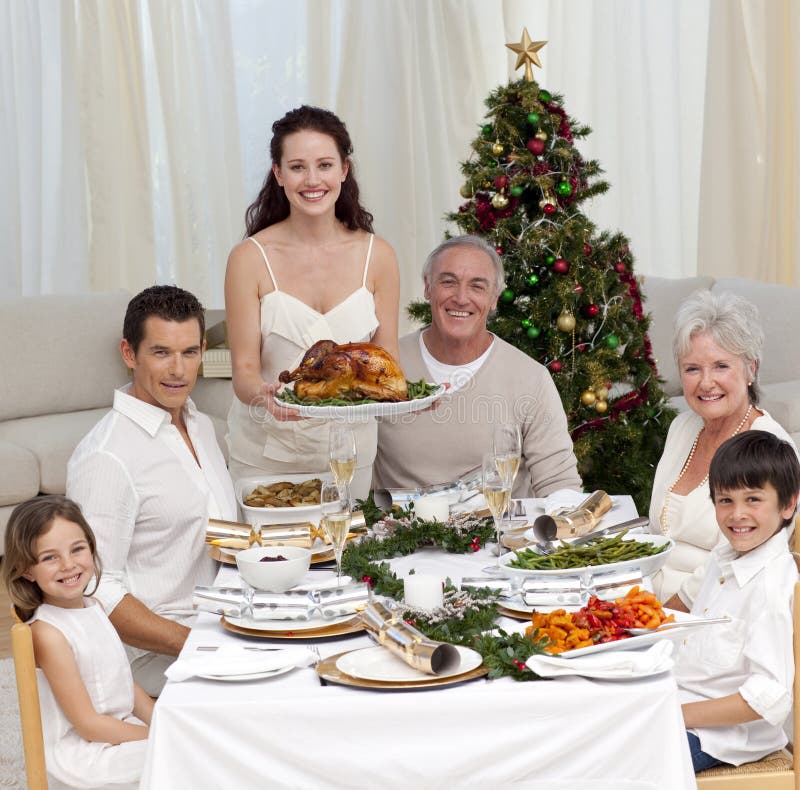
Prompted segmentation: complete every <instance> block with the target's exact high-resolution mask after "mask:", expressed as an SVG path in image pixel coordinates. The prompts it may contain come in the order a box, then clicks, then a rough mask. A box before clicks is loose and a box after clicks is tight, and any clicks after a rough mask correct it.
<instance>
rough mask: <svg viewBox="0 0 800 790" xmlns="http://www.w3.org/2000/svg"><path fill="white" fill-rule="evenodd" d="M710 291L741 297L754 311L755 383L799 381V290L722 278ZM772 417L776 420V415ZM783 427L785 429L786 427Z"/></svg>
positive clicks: (790, 287) (786, 286)
mask: <svg viewBox="0 0 800 790" xmlns="http://www.w3.org/2000/svg"><path fill="white" fill-rule="evenodd" d="M711 290H712V291H713V292H714V293H716V292H717V291H728V292H730V293H734V294H737V295H738V296H743V297H744V298H745V299H748V300H749V301H751V302H752V303H753V304H754V305H755V306H756V307H757V308H758V312H759V315H760V316H761V324H762V326H763V327H764V352H763V354H762V356H761V370H760V372H759V381H760V382H761V383H762V384H771V383H774V382H781V381H790V380H794V379H800V345H798V343H797V339H796V338H797V332H796V329H797V310H798V306H800V288H797V287H794V286H791V285H774V284H772V283H762V282H759V281H757V280H742V279H736V278H725V279H720V280H717V281H716V282H715V283H714V285H713V287H712V288H711ZM773 416H774V417H775V419H776V420H777V419H778V417H777V416H776V415H773ZM778 421H779V422H780V420H778ZM781 424H783V423H781ZM783 427H784V428H786V430H787V431H788V430H789V428H788V426H786V425H784V426H783Z"/></svg>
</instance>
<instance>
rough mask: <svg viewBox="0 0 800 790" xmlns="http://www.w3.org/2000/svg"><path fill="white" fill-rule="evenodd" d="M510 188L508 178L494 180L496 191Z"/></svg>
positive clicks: (499, 177) (501, 177) (498, 177)
mask: <svg viewBox="0 0 800 790" xmlns="http://www.w3.org/2000/svg"><path fill="white" fill-rule="evenodd" d="M507 186H508V178H507V177H506V176H497V178H495V180H494V188H495V189H505V188H506V187H507Z"/></svg>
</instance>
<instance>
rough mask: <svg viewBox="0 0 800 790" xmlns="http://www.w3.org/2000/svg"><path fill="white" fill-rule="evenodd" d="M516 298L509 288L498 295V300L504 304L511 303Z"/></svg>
mask: <svg viewBox="0 0 800 790" xmlns="http://www.w3.org/2000/svg"><path fill="white" fill-rule="evenodd" d="M516 296H517V295H516V294H515V293H514V292H513V291H512V290H511V289H510V288H506V289H505V291H503V293H501V294H500V298H501V299H502V300H503V301H504V302H509V303H510V302H513V301H514V299H516Z"/></svg>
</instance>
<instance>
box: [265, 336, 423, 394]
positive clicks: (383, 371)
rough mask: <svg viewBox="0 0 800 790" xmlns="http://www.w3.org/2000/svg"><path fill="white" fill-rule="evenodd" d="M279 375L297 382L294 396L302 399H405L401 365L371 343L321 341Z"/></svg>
mask: <svg viewBox="0 0 800 790" xmlns="http://www.w3.org/2000/svg"><path fill="white" fill-rule="evenodd" d="M278 378H279V379H280V381H282V382H283V383H284V384H288V383H289V382H290V381H294V382H296V383H295V385H294V392H295V395H297V397H299V398H303V399H304V400H323V399H325V398H346V399H347V400H361V399H365V398H369V399H371V400H377V401H401V400H408V389H407V387H406V378H405V375H404V374H403V371H402V370H401V369H400V366H399V365H398V364H397V362H395V361H394V359H393V358H392V355H391V354H389V353H388V352H387V351H384V349H382V348H381V347H380V346H375V345H373V344H372V343H344V344H343V345H337V344H336V343H334V342H333V340H320V341H318V342H317V343H314V345H313V346H311V348H309V349H308V351H306V353H305V356H304V357H303V359H302V361H301V362H300V364H299V365H298V366H297V367H296V368H295V369H294V370H293V371H291V373H290V372H289V371H288V370H284V371H283V373H281V374H280V376H279V377H278Z"/></svg>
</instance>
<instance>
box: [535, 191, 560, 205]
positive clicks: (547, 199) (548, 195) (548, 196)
mask: <svg viewBox="0 0 800 790" xmlns="http://www.w3.org/2000/svg"><path fill="white" fill-rule="evenodd" d="M555 205H557V202H556V198H555V195H554V194H553V193H552V192H551V191H550V190H549V189H548V190H546V191H545V193H544V197H543V198H542V199H541V200H540V201H539V208H540V209H544V207H545V206H555Z"/></svg>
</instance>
